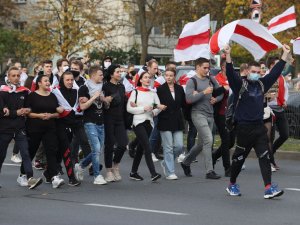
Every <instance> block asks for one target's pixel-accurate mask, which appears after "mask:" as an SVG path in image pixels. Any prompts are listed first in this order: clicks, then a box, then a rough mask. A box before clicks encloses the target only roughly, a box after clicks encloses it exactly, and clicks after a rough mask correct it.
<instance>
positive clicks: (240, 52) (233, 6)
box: [225, 0, 300, 68]
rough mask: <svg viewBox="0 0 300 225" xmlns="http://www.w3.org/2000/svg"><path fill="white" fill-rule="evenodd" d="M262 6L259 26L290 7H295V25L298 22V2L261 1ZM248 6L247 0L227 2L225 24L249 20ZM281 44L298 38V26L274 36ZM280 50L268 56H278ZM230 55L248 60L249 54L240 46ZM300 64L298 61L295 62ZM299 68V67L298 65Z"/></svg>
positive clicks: (293, 0)
mask: <svg viewBox="0 0 300 225" xmlns="http://www.w3.org/2000/svg"><path fill="white" fill-rule="evenodd" d="M262 2H263V5H262V20H261V24H262V25H263V26H267V22H268V21H270V20H271V19H272V18H273V17H275V16H277V15H279V14H281V13H283V12H284V11H285V10H286V9H288V8H289V7H290V6H292V5H295V8H296V12H297V24H299V22H300V14H299V12H300V2H299V1H298V0H281V1H273V0H263V1H262ZM250 12H251V11H250V4H249V1H248V0H228V1H227V3H226V9H225V20H226V23H229V22H231V21H234V20H237V19H242V18H250ZM274 36H275V37H276V38H277V39H278V40H279V41H280V42H281V43H289V42H290V40H291V39H295V38H296V37H299V36H300V26H297V27H295V28H290V29H288V30H285V31H283V32H280V33H277V34H275V35H274ZM279 52H280V50H277V51H273V52H271V53H269V54H270V55H274V54H279ZM232 55H233V57H234V58H236V59H237V60H240V59H241V58H242V59H249V58H250V56H251V55H250V54H249V53H248V52H246V51H245V50H244V49H243V48H242V47H241V46H239V45H234V47H233V52H232ZM297 61H298V63H300V60H297ZM299 68H300V65H299Z"/></svg>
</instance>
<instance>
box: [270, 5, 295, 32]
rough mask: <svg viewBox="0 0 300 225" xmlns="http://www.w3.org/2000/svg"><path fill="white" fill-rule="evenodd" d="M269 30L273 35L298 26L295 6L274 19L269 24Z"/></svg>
mask: <svg viewBox="0 0 300 225" xmlns="http://www.w3.org/2000/svg"><path fill="white" fill-rule="evenodd" d="M268 25H269V26H268V30H269V31H270V32H271V33H272V34H276V33H278V32H281V31H284V30H287V29H289V28H291V27H295V26H297V23H296V12H295V6H292V7H290V8H288V9H287V10H286V11H284V12H283V13H282V14H280V15H279V16H276V17H274V18H273V19H271V20H270V21H269V22H268Z"/></svg>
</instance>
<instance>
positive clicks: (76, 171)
mask: <svg viewBox="0 0 300 225" xmlns="http://www.w3.org/2000/svg"><path fill="white" fill-rule="evenodd" d="M74 174H75V178H76V180H78V181H83V176H84V169H83V168H82V167H81V166H80V164H79V163H76V164H75V166H74Z"/></svg>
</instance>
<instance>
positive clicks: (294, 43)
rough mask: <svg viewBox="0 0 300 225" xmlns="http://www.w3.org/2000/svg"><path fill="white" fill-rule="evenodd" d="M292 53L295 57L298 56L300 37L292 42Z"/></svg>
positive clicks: (299, 53)
mask: <svg viewBox="0 0 300 225" xmlns="http://www.w3.org/2000/svg"><path fill="white" fill-rule="evenodd" d="M293 53H294V54H295V55H300V37H298V38H296V39H295V40H293Z"/></svg>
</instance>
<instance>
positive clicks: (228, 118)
mask: <svg viewBox="0 0 300 225" xmlns="http://www.w3.org/2000/svg"><path fill="white" fill-rule="evenodd" d="M258 83H259V84H260V86H261V90H262V92H264V84H263V83H262V82H261V81H260V80H258ZM247 87H248V81H247V80H245V79H243V83H242V87H241V89H240V91H239V97H238V99H237V101H234V98H233V94H231V95H230V96H229V97H228V101H227V107H226V109H225V127H226V129H227V130H228V131H229V132H230V131H233V130H234V128H235V125H236V121H235V118H234V116H235V109H236V108H237V106H238V104H239V102H240V99H241V98H242V95H243V93H244V92H245V91H247Z"/></svg>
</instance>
